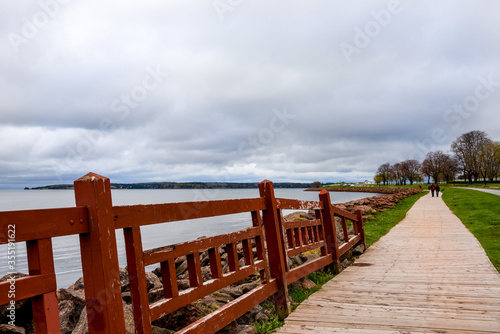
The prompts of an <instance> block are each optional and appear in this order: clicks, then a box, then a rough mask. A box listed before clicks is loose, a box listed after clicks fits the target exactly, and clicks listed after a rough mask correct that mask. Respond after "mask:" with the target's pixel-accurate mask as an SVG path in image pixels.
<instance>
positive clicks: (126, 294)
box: [122, 291, 132, 304]
mask: <svg viewBox="0 0 500 334" xmlns="http://www.w3.org/2000/svg"><path fill="white" fill-rule="evenodd" d="M122 299H123V301H124V302H125V303H127V304H130V303H132V293H130V291H125V292H122Z"/></svg>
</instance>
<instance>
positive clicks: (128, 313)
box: [72, 304, 135, 334]
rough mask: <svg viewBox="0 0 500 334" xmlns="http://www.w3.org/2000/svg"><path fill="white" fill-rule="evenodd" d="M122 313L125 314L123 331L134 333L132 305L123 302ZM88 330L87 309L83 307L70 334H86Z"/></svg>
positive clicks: (129, 333) (128, 333)
mask: <svg viewBox="0 0 500 334" xmlns="http://www.w3.org/2000/svg"><path fill="white" fill-rule="evenodd" d="M123 313H124V314H125V333H127V334H135V324H134V312H133V309H132V305H128V304H125V305H124V306H123ZM88 332H89V326H88V323H87V309H86V308H84V309H83V311H82V314H81V315H80V319H79V320H78V323H77V324H76V327H75V329H74V330H73V333H72V334H88Z"/></svg>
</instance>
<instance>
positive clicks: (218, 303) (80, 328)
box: [0, 189, 421, 334]
mask: <svg viewBox="0 0 500 334" xmlns="http://www.w3.org/2000/svg"><path fill="white" fill-rule="evenodd" d="M349 190H351V189H349ZM377 190H380V189H377ZM360 191H361V190H360ZM384 191H387V190H384ZM377 192H378V193H380V191H377ZM419 192H421V191H420V190H416V189H403V190H401V189H397V191H395V190H393V191H392V192H388V194H387V195H383V196H376V197H368V198H363V199H359V200H355V201H350V202H346V203H343V204H338V205H336V206H337V207H339V208H341V209H343V210H346V211H349V212H352V213H354V212H355V211H357V210H361V211H362V213H363V215H364V216H365V218H368V217H369V215H370V214H371V213H373V212H376V211H385V210H386V209H387V208H390V207H392V206H394V205H396V204H397V202H398V201H399V200H401V199H403V198H406V197H408V196H411V195H414V194H416V193H419ZM314 218H315V216H314V212H295V213H292V214H290V215H287V216H286V217H284V220H285V221H294V220H308V219H314ZM336 225H337V239H338V240H339V242H342V240H343V233H342V230H341V227H340V219H338V220H337V219H336ZM348 233H349V234H353V233H354V231H353V230H352V227H351V230H350V231H348ZM363 251H364V249H362V246H360V247H358V248H357V249H356V250H354V251H353V252H348V253H346V255H345V256H344V257H343V258H342V259H341V260H342V267H347V266H349V265H350V264H351V263H352V261H353V256H356V255H359V254H360V253H362V252H363ZM254 253H256V249H255V248H254ZM238 254H239V258H240V261H244V259H243V250H242V249H238ZM353 254H354V255H353ZM224 255H225V256H226V257H227V254H224ZM224 255H223V256H222V260H223V261H222V264H223V266H228V264H227V261H226V260H225V258H224ZM318 257H319V254H316V253H315V252H308V253H305V254H302V255H297V256H294V257H291V258H289V263H288V265H289V266H290V267H294V266H298V265H301V264H303V263H305V262H307V261H311V260H313V259H316V258H318ZM200 262H201V264H202V273H203V274H204V275H209V273H210V266H209V263H208V257H207V256H206V254H205V256H202V257H201V258H200ZM240 264H241V265H244V263H240ZM175 266H176V272H177V279H178V284H179V289H180V290H183V289H187V288H189V279H188V270H187V267H188V266H187V261H186V258H185V257H181V258H178V259H177V260H176V263H175ZM11 276H13V277H15V278H18V277H23V276H26V275H25V274H13V275H7V276H4V277H2V278H1V279H0V282H2V281H6V280H7V279H9V278H10V277H11ZM146 278H147V283H148V294H149V302H150V303H153V302H155V301H157V300H159V299H161V298H162V296H163V284H162V277H161V271H160V270H159V269H156V270H155V271H153V272H147V273H146ZM120 283H121V291H122V298H123V305H124V313H125V323H126V328H127V333H135V328H134V320H133V318H134V317H133V311H132V305H131V302H132V298H131V294H130V282H129V279H128V273H127V270H126V269H125V268H121V269H120ZM259 284H260V276H259V275H258V273H257V274H255V275H253V276H250V277H248V278H246V279H245V280H243V281H240V282H238V283H236V284H233V285H232V286H229V287H226V288H224V289H221V290H219V291H217V292H215V293H213V294H211V295H208V296H206V297H204V298H202V299H200V300H198V301H196V302H194V303H192V304H189V305H187V306H185V307H183V308H181V309H179V310H177V311H175V312H173V313H171V314H169V315H167V316H165V317H163V318H160V319H158V320H156V321H154V322H153V326H154V327H153V333H156V334H163V333H168V334H170V333H175V331H177V330H180V329H181V328H183V327H185V326H187V325H188V324H190V323H192V322H194V321H196V320H197V319H199V318H201V317H203V316H205V315H207V314H209V313H211V312H212V311H214V310H216V309H218V308H220V307H222V306H224V305H225V304H227V303H228V302H230V301H232V300H234V299H236V298H238V297H239V296H241V295H243V294H244V293H246V292H248V291H250V290H252V289H253V288H255V287H257V286H258V285H259ZM314 286H315V284H314V282H312V281H310V280H309V279H307V278H303V279H301V280H299V281H297V282H296V283H294V284H292V285H291V286H290V289H292V290H293V289H297V288H306V289H310V288H312V287H314ZM57 298H58V301H59V317H60V320H61V333H63V334H69V333H72V334H84V333H88V326H87V312H86V309H85V293H84V282H83V278H80V279H78V280H77V281H76V282H75V283H73V284H71V285H70V286H69V287H68V288H65V289H59V290H57ZM7 306H8V305H2V306H0V324H1V325H0V333H34V329H33V317H32V314H31V301H30V300H29V299H28V300H23V301H18V302H16V325H17V326H16V327H14V326H10V325H6V324H7V323H8V318H7V314H8V310H7ZM273 309H274V303H273V301H272V297H270V298H269V299H268V300H266V301H264V302H263V303H261V304H260V305H258V306H257V307H255V308H254V309H252V310H250V311H249V312H247V313H246V314H245V315H243V316H242V317H240V318H238V319H237V320H236V321H234V322H233V323H231V324H229V325H228V326H226V327H225V328H224V329H222V330H221V331H219V332H218V333H219V334H233V333H243V334H245V333H247V334H248V333H257V332H256V329H255V327H254V323H262V322H263V321H266V320H269V319H270V317H271V316H272V314H273Z"/></svg>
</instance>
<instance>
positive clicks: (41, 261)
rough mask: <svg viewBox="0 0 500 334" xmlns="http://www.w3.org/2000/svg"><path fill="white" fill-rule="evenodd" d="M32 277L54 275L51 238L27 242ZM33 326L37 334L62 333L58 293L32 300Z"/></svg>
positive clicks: (47, 294)
mask: <svg viewBox="0 0 500 334" xmlns="http://www.w3.org/2000/svg"><path fill="white" fill-rule="evenodd" d="M26 250H27V254H28V268H29V274H30V275H42V274H53V273H54V258H53V253H52V241H51V239H50V238H47V239H40V240H32V241H27V242H26ZM31 303H32V309H33V324H34V326H35V332H36V333H37V334H39V333H40V334H53V333H60V332H61V328H60V324H59V309H58V305H57V297H56V292H55V291H53V292H49V293H46V294H43V295H40V296H36V297H33V298H32V299H31Z"/></svg>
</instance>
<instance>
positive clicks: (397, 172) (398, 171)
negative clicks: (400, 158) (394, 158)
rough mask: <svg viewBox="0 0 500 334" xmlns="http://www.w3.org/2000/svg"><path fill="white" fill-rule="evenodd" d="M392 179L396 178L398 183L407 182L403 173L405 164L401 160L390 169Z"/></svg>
mask: <svg viewBox="0 0 500 334" xmlns="http://www.w3.org/2000/svg"><path fill="white" fill-rule="evenodd" d="M389 176H390V179H392V180H394V181H395V182H396V184H397V185H403V184H406V178H405V177H404V173H403V164H402V163H401V162H397V163H395V164H394V165H392V166H391V168H390V169H389Z"/></svg>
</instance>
